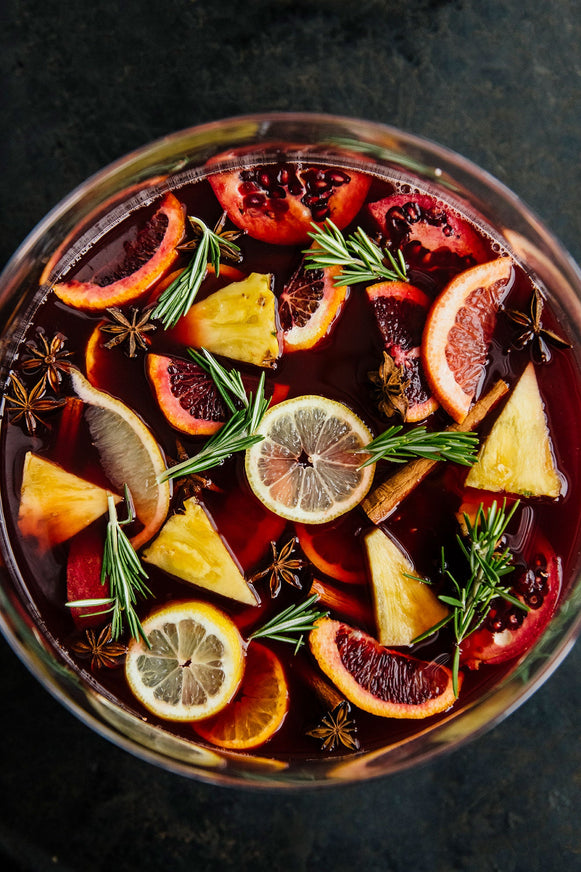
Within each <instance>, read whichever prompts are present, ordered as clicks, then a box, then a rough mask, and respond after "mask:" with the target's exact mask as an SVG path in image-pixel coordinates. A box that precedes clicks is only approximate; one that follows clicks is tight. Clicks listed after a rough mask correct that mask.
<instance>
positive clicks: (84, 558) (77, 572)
mask: <svg viewBox="0 0 581 872" xmlns="http://www.w3.org/2000/svg"><path fill="white" fill-rule="evenodd" d="M104 544H105V537H104V534H103V530H99V529H98V528H97V527H96V526H94V525H92V526H90V527H87V528H86V529H85V530H82V531H81V532H80V533H78V534H77V535H76V536H75V537H74V538H73V539H72V540H71V543H70V545H69V554H68V558H67V602H69V603H70V602H76V601H77V600H85V599H102V598H103V597H106V596H108V595H109V589H108V587H107V586H106V585H103V584H101V566H102V563H103V546H104ZM70 612H71V617H72V619H73V621H74V622H75V624H76V626H77V627H81V628H83V627H99V626H102V625H103V624H104V623H106V622H107V620H110V617H109V612H108V606H101V607H99V606H82V607H80V608H71V609H70Z"/></svg>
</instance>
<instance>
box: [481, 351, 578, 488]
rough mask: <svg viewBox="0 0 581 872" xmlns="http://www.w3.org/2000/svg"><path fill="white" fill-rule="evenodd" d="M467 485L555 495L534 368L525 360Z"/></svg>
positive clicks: (554, 473)
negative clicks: (524, 364)
mask: <svg viewBox="0 0 581 872" xmlns="http://www.w3.org/2000/svg"><path fill="white" fill-rule="evenodd" d="M466 485H467V486H468V487H475V488H481V489H483V490H489V491H505V492H507V493H513V494H522V495H523V496H534V497H540V496H546V497H558V496H559V494H560V493H561V479H560V478H559V475H558V473H557V469H556V466H555V460H554V458H553V452H552V450H551V439H550V436H549V429H548V427H547V420H546V418H545V412H544V406H543V401H542V399H541V394H540V392H539V386H538V383H537V377H536V375H535V368H534V366H533V364H532V363H529V365H528V366H527V368H526V369H525V371H524V372H523V374H522V376H521V377H520V379H519V381H518V382H517V384H516V386H515V388H514V390H513V392H512V394H511V395H510V397H509V398H508V401H507V403H506V406H505V407H504V409H503V410H502V412H501V414H500V416H499V417H498V420H497V421H496V422H495V424H494V426H493V427H492V430H491V431H490V434H489V436H488V438H487V439H486V441H485V443H484V445H483V446H482V448H481V449H480V453H479V454H478V458H477V460H476V463H475V464H474V466H473V467H472V468H471V469H470V472H469V473H468V477H467V479H466Z"/></svg>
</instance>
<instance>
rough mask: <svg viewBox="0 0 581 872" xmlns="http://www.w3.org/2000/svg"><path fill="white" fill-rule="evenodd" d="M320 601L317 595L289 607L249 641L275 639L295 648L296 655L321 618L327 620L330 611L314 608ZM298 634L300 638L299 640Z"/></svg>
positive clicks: (260, 628)
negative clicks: (305, 637) (306, 634)
mask: <svg viewBox="0 0 581 872" xmlns="http://www.w3.org/2000/svg"><path fill="white" fill-rule="evenodd" d="M317 599H318V595H317V594H316V593H315V594H313V595H312V596H310V597H309V598H308V599H306V600H304V601H303V602H302V603H298V604H294V605H292V606H289V607H288V609H285V610H284V611H282V612H280V613H279V614H278V615H275V616H274V617H273V618H271V619H270V621H267V622H266V624H263V626H262V627H259V628H258V630H255V631H254V632H253V633H251V634H250V636H249V637H248V639H249V640H250V639H261V638H262V639H274V640H276V641H278V642H288V643H289V644H291V645H294V646H295V654H296V652H297V651H298V650H299V648H300V647H301V645H303V642H304V640H303V636H304V634H305V633H309V632H310V631H311V630H313V629H314V628H315V624H316V622H317V621H318V620H319V618H325V617H327V615H328V614H329V612H328V611H320V610H319V609H314V608H312V605H313V603H314V602H316V600H317ZM297 634H299V635H298V638H297Z"/></svg>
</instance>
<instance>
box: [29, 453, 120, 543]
mask: <svg viewBox="0 0 581 872" xmlns="http://www.w3.org/2000/svg"><path fill="white" fill-rule="evenodd" d="M107 493H108V491H106V490H104V489H103V488H102V487H98V485H96V484H92V483H91V482H89V481H85V479H83V478H79V476H77V475H73V473H71V472H67V471H66V470H64V469H63V468H62V466H59V465H58V464H57V463H53V462H52V461H51V460H46V459H45V458H44V457H39V456H38V455H36V454H33V453H32V452H31V451H29V452H28V453H27V454H26V457H25V458H24V470H23V475H22V491H21V494H20V510H19V513H18V526H19V528H20V532H21V533H22V535H23V536H32V537H34V538H35V539H36V540H37V541H38V544H39V546H40V548H41V549H46V548H52V547H53V546H55V545H58V544H59V543H60V542H65V541H66V540H67V539H70V538H71V537H72V536H74V535H75V534H76V533H79V532H80V531H81V530H83V529H84V528H85V527H88V526H89V524H92V523H93V521H95V520H96V519H97V518H99V517H101V515H103V514H104V513H105V512H106V511H107ZM119 500H120V497H118V496H117V497H115V502H119Z"/></svg>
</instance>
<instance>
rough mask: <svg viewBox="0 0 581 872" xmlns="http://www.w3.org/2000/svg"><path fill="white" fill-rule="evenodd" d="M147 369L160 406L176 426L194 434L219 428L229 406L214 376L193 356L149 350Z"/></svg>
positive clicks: (202, 434) (201, 433)
mask: <svg viewBox="0 0 581 872" xmlns="http://www.w3.org/2000/svg"><path fill="white" fill-rule="evenodd" d="M146 370H147V375H148V377H149V381H150V383H151V386H152V388H153V390H154V393H155V397H156V399H157V402H158V404H159V407H160V409H161V411H162V412H163V414H164V415H165V417H166V418H167V420H168V421H169V423H170V424H171V425H172V427H175V428H176V429H177V430H180V431H181V432H182V433H190V434H191V435H193V436H210V435H211V434H212V433H215V432H216V430H219V429H220V427H221V426H222V424H223V423H224V421H225V420H226V417H227V409H226V406H225V404H224V401H223V400H222V397H221V396H220V394H219V392H218V390H217V388H216V385H215V383H214V380H213V379H212V378H211V376H209V375H208V373H207V372H205V371H204V370H203V369H202V367H201V366H199V365H198V364H197V363H195V362H194V361H193V360H183V359H182V358H179V357H167V356H166V355H162V354H148V355H147V359H146Z"/></svg>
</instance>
